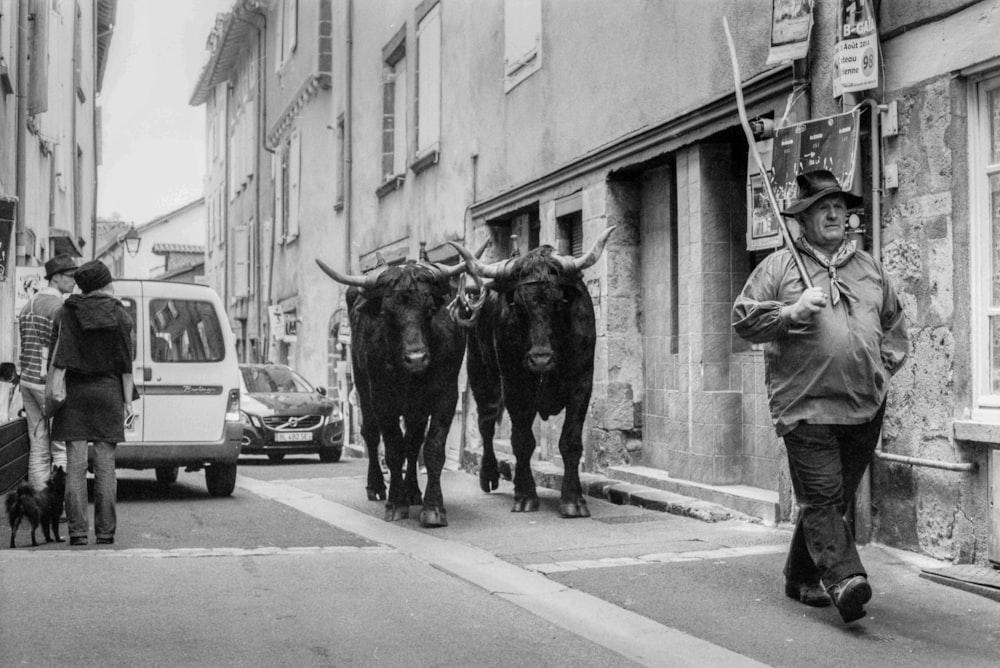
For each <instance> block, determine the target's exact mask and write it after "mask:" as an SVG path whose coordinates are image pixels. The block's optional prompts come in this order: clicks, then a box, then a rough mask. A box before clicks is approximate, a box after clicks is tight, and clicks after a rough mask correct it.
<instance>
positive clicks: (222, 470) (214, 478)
mask: <svg viewBox="0 0 1000 668" xmlns="http://www.w3.org/2000/svg"><path fill="white" fill-rule="evenodd" d="M205 485H206V486H207V487H208V493H209V494H211V495H212V496H230V495H232V493H233V490H234V489H236V464H212V465H210V466H206V467H205Z"/></svg>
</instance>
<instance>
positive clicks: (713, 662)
mask: <svg viewBox="0 0 1000 668" xmlns="http://www.w3.org/2000/svg"><path fill="white" fill-rule="evenodd" d="M236 484H237V486H239V487H240V488H241V489H244V490H246V491H248V492H250V493H252V494H256V495H257V496H260V497H263V498H266V499H271V500H273V501H278V502H279V503H283V504H285V505H287V506H289V507H291V508H295V509H296V510H298V511H300V512H303V513H305V514H307V515H310V516H311V517H314V518H316V519H318V520H321V521H324V522H327V523H329V524H331V525H333V526H335V527H337V528H339V529H342V530H344V531H350V532H351V533H354V534H357V535H359V536H361V537H363V538H367V539H368V540H371V541H374V542H377V543H382V544H384V545H388V546H390V547H393V548H395V549H396V550H398V551H400V552H402V553H403V554H407V555H409V556H411V557H413V558H415V559H417V560H419V561H423V562H425V563H427V564H429V565H431V566H433V567H434V568H437V569H439V570H442V571H444V572H446V573H449V574H451V575H453V576H455V577H458V578H461V579H462V580H465V581H466V582H469V583H471V584H474V585H476V586H478V587H480V588H482V589H485V590H486V591H488V592H489V593H490V594H492V595H494V596H497V597H499V598H502V599H504V600H506V601H508V602H510V603H513V604H514V605H516V606H518V607H520V608H522V609H523V610H525V611H527V612H530V613H531V614H533V615H535V616H537V617H541V618H542V619H545V620H547V621H549V622H551V623H552V624H556V625H557V626H560V627H562V628H564V629H566V630H568V631H570V632H571V633H574V634H576V635H578V636H580V637H582V638H586V639H588V640H590V641H591V642H594V643H597V644H598V645H601V646H602V647H605V648H607V649H610V650H611V651H613V652H617V653H618V654H620V655H622V656H624V657H625V658H627V659H630V660H631V661H634V662H636V663H638V664H640V665H643V666H671V667H674V668H683V667H684V666H692V667H694V666H727V667H736V666H763V665H765V664H762V663H759V662H757V661H754V660H753V659H750V658H748V657H745V656H743V655H741V654H737V653H736V652H733V651H731V650H728V649H726V648H725V647H720V646H719V645H714V644H712V643H710V642H708V641H705V640H702V639H701V638H696V637H695V636H692V635H689V634H687V633H684V632H682V631H678V630H677V629H673V628H670V627H668V626H664V625H663V624H659V623H657V622H655V621H653V620H651V619H649V618H648V617H644V616H642V615H639V614H636V613H634V612H631V611H629V610H625V609H623V608H619V607H618V606H616V605H613V604H611V603H608V602H607V601H604V600H602V599H600V598H598V597H596V596H591V595H590V594H586V593H584V592H581V591H578V590H575V589H572V588H570V587H566V586H564V585H561V584H559V583H558V582H554V581H552V580H550V579H549V578H547V577H546V576H545V575H542V574H541V573H537V572H533V571H529V570H527V569H524V568H521V567H520V566H516V565H514V564H510V563H507V562H506V561H503V560H502V559H500V558H499V557H497V556H496V555H495V554H493V553H492V552H488V551H486V550H483V549H480V548H477V547H473V546H470V545H464V544H462V543H458V542H453V541H448V540H444V539H441V538H436V537H434V536H429V535H427V534H425V533H421V532H418V531H413V530H412V529H407V528H405V527H402V526H400V525H398V524H393V523H390V522H386V521H384V520H382V519H380V518H376V517H372V516H370V515H367V514H365V513H362V512H360V511H357V510H354V509H352V508H348V507H347V506H344V505H341V504H339V503H335V502H333V501H329V500H327V499H324V498H323V497H322V496H319V495H318V494H313V493H310V492H306V491H304V490H301V489H297V488H295V487H292V486H290V485H285V484H280V483H274V482H266V481H263V480H255V479H253V478H247V477H245V476H240V475H238V476H237V477H236Z"/></svg>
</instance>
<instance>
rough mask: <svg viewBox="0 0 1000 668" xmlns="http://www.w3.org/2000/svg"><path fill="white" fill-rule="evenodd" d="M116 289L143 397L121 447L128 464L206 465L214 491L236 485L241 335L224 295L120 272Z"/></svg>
mask: <svg viewBox="0 0 1000 668" xmlns="http://www.w3.org/2000/svg"><path fill="white" fill-rule="evenodd" d="M114 289H115V294H116V295H117V296H118V298H119V299H121V300H122V303H123V304H124V305H125V308H126V310H128V313H129V315H131V316H132V320H133V321H134V322H135V328H136V350H135V360H134V362H133V366H132V373H133V377H134V378H135V385H136V389H137V390H138V391H139V395H140V398H139V399H138V400H137V401H136V402H135V403H134V404H133V407H134V408H135V411H136V413H138V415H136V418H135V420H134V421H133V422H132V424H131V425H130V426H128V427H127V428H126V430H125V442H124V443H120V444H119V445H118V447H117V454H116V463H117V467H118V468H124V469H150V468H152V469H156V479H157V481H159V482H160V483H163V484H169V483H172V482H175V481H176V480H177V473H178V469H179V467H181V466H183V467H185V468H186V469H187V470H189V471H194V470H198V469H202V468H204V469H205V482H206V484H207V486H208V492H209V494H211V495H212V496H229V495H230V494H232V493H233V489H234V488H235V487H236V463H237V461H238V460H239V456H240V441H241V439H242V437H243V427H242V425H241V423H240V389H239V388H240V381H239V367H238V364H237V359H236V339H235V337H234V335H233V331H232V327H231V326H230V324H229V318H228V317H227V316H226V311H225V309H224V308H223V305H222V300H221V299H220V298H219V295H218V294H216V292H215V291H214V290H213V289H212V288H210V287H208V286H205V285H196V284H194V283H173V282H170V281H155V280H151V281H147V280H128V279H120V280H116V281H115V282H114Z"/></svg>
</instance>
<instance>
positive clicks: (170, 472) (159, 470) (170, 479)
mask: <svg viewBox="0 0 1000 668" xmlns="http://www.w3.org/2000/svg"><path fill="white" fill-rule="evenodd" d="M179 470H180V468H179V467H177V466H157V467H156V482H158V483H160V484H161V485H169V484H171V483H174V482H177V472H178V471H179Z"/></svg>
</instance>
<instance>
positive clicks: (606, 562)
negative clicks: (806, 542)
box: [524, 545, 788, 575]
mask: <svg viewBox="0 0 1000 668" xmlns="http://www.w3.org/2000/svg"><path fill="white" fill-rule="evenodd" d="M787 551H788V546H787V545H755V546H752V547H720V548H719V549H717V550H695V551H689V552H661V553H659V554H644V555H640V556H638V557H608V558H605V559H577V560H567V561H555V562H551V563H540V564H525V566H524V567H525V568H527V569H528V570H530V571H535V572H538V573H544V574H545V575H549V574H551V573H567V572H570V571H583V570H587V569H591V568H619V567H621V566H648V565H650V564H672V563H679V562H688V561H719V560H725V559H738V558H739V557H753V556H757V555H761V554H782V553H784V552H787Z"/></svg>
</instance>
